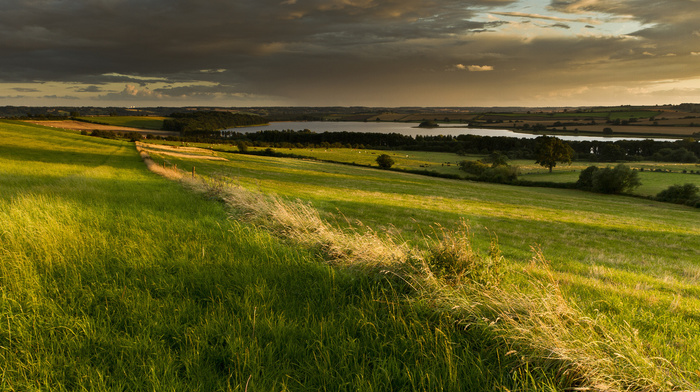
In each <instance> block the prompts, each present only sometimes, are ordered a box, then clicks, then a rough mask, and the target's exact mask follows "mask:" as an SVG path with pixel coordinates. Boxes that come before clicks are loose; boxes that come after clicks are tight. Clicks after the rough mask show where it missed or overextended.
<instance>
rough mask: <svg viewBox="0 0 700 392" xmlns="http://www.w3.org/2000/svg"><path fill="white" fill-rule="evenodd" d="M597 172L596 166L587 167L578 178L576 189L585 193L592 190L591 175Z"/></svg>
mask: <svg viewBox="0 0 700 392" xmlns="http://www.w3.org/2000/svg"><path fill="white" fill-rule="evenodd" d="M596 171H598V166H588V167H587V168H585V169H584V170H583V171H581V174H579V176H578V181H576V187H577V188H579V189H583V190H585V191H590V190H593V174H594V173H595V172H596Z"/></svg>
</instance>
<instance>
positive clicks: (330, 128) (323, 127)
mask: <svg viewBox="0 0 700 392" xmlns="http://www.w3.org/2000/svg"><path fill="white" fill-rule="evenodd" d="M288 129H291V130H294V131H301V130H304V129H308V130H310V131H312V132H316V133H323V132H371V133H399V134H402V135H407V136H413V137H415V136H418V135H421V136H437V135H445V136H458V135H478V136H507V137H517V138H524V139H534V138H536V137H539V136H542V135H536V134H528V133H519V132H513V131H509V130H507V129H485V128H466V127H460V126H441V127H439V128H418V124H417V123H402V122H370V121H368V122H349V121H280V122H272V123H270V125H261V126H255V127H244V128H231V129H225V130H224V131H222V132H227V131H230V132H241V133H249V132H258V131H270V130H278V131H283V130H288ZM557 137H558V138H560V139H563V140H572V141H574V140H580V141H585V140H591V141H592V140H598V141H612V142H614V141H617V140H640V139H641V140H643V139H653V140H657V141H674V140H676V139H669V138H666V139H665V138H642V137H627V136H625V137H619V136H618V137H604V136H575V135H565V136H563V135H562V136H560V135H557Z"/></svg>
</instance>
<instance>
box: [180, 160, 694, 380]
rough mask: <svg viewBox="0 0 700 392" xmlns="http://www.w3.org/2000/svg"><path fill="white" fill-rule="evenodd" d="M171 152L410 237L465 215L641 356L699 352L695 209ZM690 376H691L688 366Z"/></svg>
mask: <svg viewBox="0 0 700 392" xmlns="http://www.w3.org/2000/svg"><path fill="white" fill-rule="evenodd" d="M221 155H222V156H226V157H228V158H229V159H230V161H228V162H205V161H197V162H194V161H188V160H177V159H173V158H172V157H168V159H169V160H171V161H177V162H178V167H187V166H188V165H192V164H196V165H197V172H198V173H201V174H205V175H210V176H218V177H226V178H229V179H230V180H231V181H233V182H235V183H237V184H240V185H242V186H246V187H250V188H252V189H258V190H261V191H263V192H269V193H275V194H280V195H284V196H287V197H290V198H299V199H301V200H303V201H308V202H310V203H312V205H313V206H314V207H316V208H318V209H319V210H321V211H323V212H324V214H325V216H326V217H328V218H329V219H334V218H333V217H336V218H335V219H338V221H339V222H340V223H342V222H343V221H345V220H348V221H355V220H359V221H362V222H363V223H364V224H365V225H368V226H369V227H371V228H373V229H375V230H378V231H380V232H384V231H386V232H390V233H394V234H395V235H400V236H402V237H403V238H404V239H406V240H407V241H409V242H415V243H420V242H422V241H423V238H424V236H425V235H426V234H427V235H430V233H432V232H433V231H432V229H431V226H432V227H435V225H436V224H438V225H440V226H442V227H447V228H454V227H455V225H457V222H459V220H460V219H466V220H467V221H468V222H469V224H470V225H471V227H472V230H473V232H474V234H475V238H474V242H475V244H477V245H478V246H480V247H482V248H483V247H484V246H486V242H487V241H488V233H489V232H491V233H495V234H496V235H497V236H498V238H499V242H500V245H501V249H502V250H503V253H504V255H505V256H506V258H507V259H508V260H509V261H510V263H511V264H510V266H511V267H510V268H511V269H512V270H518V269H519V268H522V266H525V265H528V263H529V260H530V259H531V257H532V255H531V252H530V251H529V247H530V246H540V247H541V248H542V250H543V252H544V255H545V257H546V258H547V259H548V260H549V261H550V262H551V266H552V268H553V269H554V273H555V276H556V278H557V280H558V281H559V282H561V284H562V285H563V290H564V292H565V293H566V296H567V299H568V300H569V301H571V302H573V303H574V304H576V305H577V306H579V307H580V308H582V309H583V310H584V312H585V313H587V314H588V315H589V317H591V318H593V319H596V320H605V324H606V325H608V326H609V327H610V328H613V329H615V328H624V326H626V325H629V326H630V327H631V328H632V329H634V330H635V331H637V333H638V336H639V337H640V339H642V341H643V342H644V343H643V344H644V345H645V347H647V348H648V350H649V351H648V352H649V354H650V355H651V356H658V357H662V358H666V359H667V360H668V361H670V362H671V363H673V364H674V365H676V366H678V367H680V368H681V369H684V370H685V371H687V372H689V374H691V375H692V374H693V372H695V371H696V370H697V369H698V368H699V366H700V362H699V361H698V358H700V342H699V341H698V340H697V339H695V338H694V337H695V336H700V312H699V311H698V309H700V300H698V298H700V291H698V284H699V283H700V263H699V261H700V219H699V218H700V213H699V211H698V210H697V209H692V208H687V207H683V206H675V205H670V204H664V203H657V202H652V201H648V200H643V199H636V198H627V197H621V196H608V195H597V194H592V193H586V192H580V191H573V190H560V189H546V188H522V187H511V186H503V185H494V184H484V183H472V182H464V181H451V180H443V179H434V178H427V177H422V176H415V175H407V174H401V173H394V172H386V171H381V170H376V169H369V168H357V167H349V166H342V165H333V164H327V163H320V162H313V161H302V160H290V159H284V158H269V157H257V156H245V155H233V154H228V155H227V154H223V153H222V154H221ZM691 377H692V376H691Z"/></svg>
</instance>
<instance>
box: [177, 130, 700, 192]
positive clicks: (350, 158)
mask: <svg viewBox="0 0 700 392" xmlns="http://www.w3.org/2000/svg"><path fill="white" fill-rule="evenodd" d="M164 144H169V145H174V146H177V145H179V144H180V143H164ZM189 145H192V146H195V145H196V146H201V147H212V148H213V149H215V150H217V151H230V152H235V151H238V149H237V148H236V147H235V146H231V145H216V146H211V145H209V144H197V143H189ZM250 150H251V151H262V150H264V148H262V147H250ZM275 151H277V152H280V153H283V154H294V155H299V156H306V157H310V158H314V159H319V160H322V161H329V162H343V163H352V164H357V165H366V166H377V163H376V159H377V156H379V155H380V154H387V155H389V156H391V158H392V159H393V160H394V161H395V162H396V163H395V165H394V167H395V168H397V169H402V170H429V171H435V172H437V173H441V174H451V175H459V176H462V177H464V175H465V173H464V172H463V171H461V170H459V165H458V164H459V162H460V161H463V160H465V159H466V160H478V159H482V158H484V156H483V155H457V154H453V153H441V152H424V151H380V150H370V149H350V148H293V149H291V148H278V149H275ZM509 164H511V165H514V166H518V167H519V168H520V173H521V176H520V177H519V178H520V179H522V180H529V181H551V182H560V183H566V182H576V181H577V180H578V176H579V174H580V173H581V171H582V170H584V169H585V168H587V167H589V166H598V167H606V166H614V165H616V163H606V162H584V161H574V162H572V163H571V165H562V164H559V165H558V166H556V167H555V168H554V171H553V172H552V173H549V170H548V169H547V168H544V167H542V166H540V165H537V164H535V163H534V162H533V161H532V160H526V159H514V160H511V161H509ZM625 164H626V165H627V166H629V167H631V168H633V169H637V170H640V169H641V170H642V171H640V172H639V178H640V180H641V182H642V185H641V186H640V187H639V188H636V189H635V190H634V194H636V195H640V196H655V195H657V194H658V193H659V192H661V191H662V190H664V189H666V188H668V187H670V186H672V185H679V184H680V185H682V184H696V185H698V186H700V174H696V173H700V164H695V163H664V162H644V161H642V162H627V163H625ZM684 170H685V171H686V173H683V171H684ZM691 171H692V172H694V173H693V174H691V173H690V172H691Z"/></svg>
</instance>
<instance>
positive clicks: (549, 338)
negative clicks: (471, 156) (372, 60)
mask: <svg viewBox="0 0 700 392" xmlns="http://www.w3.org/2000/svg"><path fill="white" fill-rule="evenodd" d="M0 137H2V140H3V143H2V144H1V145H0V184H1V185H2V186H1V187H0V227H1V228H2V232H1V233H2V234H1V236H0V239H1V240H2V249H1V252H0V261H1V263H0V266H1V267H0V288H1V293H0V294H1V296H0V321H2V322H1V323H0V325H2V329H0V356H1V357H2V360H3V363H4V366H3V369H2V371H3V377H2V384H1V385H2V387H1V388H2V389H8V390H13V389H14V390H17V389H25V390H29V389H42V390H43V389H46V390H75V389H96V390H108V389H109V390H116V389H119V390H124V389H127V390H144V389H154V390H163V389H167V390H193V389H194V390H239V391H244V390H333V391H335V390H363V391H364V390H382V391H389V390H436V391H437V390H500V391H506V390H508V391H530V390H542V391H546V390H567V389H569V390H570V388H573V387H579V388H587V387H590V388H593V389H597V390H629V389H637V390H648V391H652V390H674V389H691V388H692V387H694V386H696V385H698V383H700V374H696V372H697V370H698V368H699V363H698V358H700V343H699V342H698V341H697V339H696V336H698V335H699V334H700V313H699V311H698V309H700V299H698V298H700V295H699V294H700V292H699V291H698V290H699V289H698V283H700V265H699V264H698V260H700V244H699V243H698V238H699V237H700V236H699V235H700V219H698V217H699V214H698V211H697V210H694V209H690V208H685V207H681V206H674V205H669V204H663V203H655V202H650V201H645V200H639V199H634V198H625V197H615V196H603V195H594V194H589V193H583V192H577V191H567V190H556V189H543V188H517V187H508V186H500V185H493V184H483V183H472V182H465V181H449V180H443V179H435V178H427V177H422V176H415V175H407V174H402V173H395V172H387V171H381V170H377V169H370V168H361V167H352V166H346V165H336V164H328V163H321V162H316V161H304V160H296V159H293V160H292V159H283V158H272V157H261V156H247V155H240V154H228V153H216V155H218V156H220V157H222V158H226V159H227V160H225V161H213V160H205V159H197V158H194V157H192V155H194V154H196V151H188V152H187V156H185V155H183V156H181V157H178V156H173V155H172V154H170V155H159V154H162V152H159V150H157V149H151V150H150V152H149V154H150V156H151V158H152V159H154V160H155V163H156V166H158V167H162V166H163V163H166V164H165V166H170V165H173V164H177V167H178V168H180V169H183V170H185V171H186V172H189V171H190V170H191V168H192V166H195V167H196V173H197V179H195V180H193V181H192V183H193V184H195V185H196V184H200V185H198V186H200V187H202V188H201V191H196V189H199V188H193V189H195V190H188V189H187V187H183V186H182V184H180V183H178V182H174V181H169V180H166V179H164V178H161V177H159V176H157V175H155V174H153V173H150V172H148V171H146V169H145V166H144V165H143V163H142V162H141V161H140V158H139V157H138V154H137V153H136V151H135V149H134V147H133V145H132V144H128V143H125V142H120V141H110V140H103V139H96V138H91V137H85V136H80V135H77V134H75V133H69V132H62V131H57V130H49V129H45V128H42V127H37V126H30V125H26V124H20V123H11V122H3V123H0ZM161 151H162V150H161ZM208 155H209V154H208ZM208 155H207V156H208ZM166 161H167V162H166ZM181 175H182V174H181ZM187 177H188V176H187V175H185V178H187ZM183 180H184V179H183ZM204 180H206V182H202V183H199V182H196V181H200V182H201V181H204ZM207 184H208V185H207ZM223 184H228V185H223ZM195 185H189V186H195ZM229 188H230V189H231V190H236V189H239V188H240V189H242V191H241V192H243V191H245V192H249V193H251V192H252V194H256V195H258V194H259V193H260V192H262V195H259V196H256V197H258V198H260V200H264V194H270V195H279V196H282V197H283V200H281V201H279V202H273V203H272V205H273V206H274V207H275V208H278V210H276V211H282V210H284V208H286V207H285V206H287V205H290V206H291V205H292V204H293V203H294V202H293V200H297V199H299V200H300V201H301V204H298V205H299V206H302V207H295V208H299V211H300V212H301V214H300V217H299V218H298V220H300V221H301V223H302V224H304V220H305V219H307V218H311V217H313V216H314V214H315V211H319V213H320V216H321V217H322V218H323V219H324V220H326V221H329V222H331V223H333V222H335V224H336V225H337V226H340V228H341V229H342V228H347V227H350V226H353V227H356V229H355V230H356V231H353V232H350V233H356V236H352V235H350V234H343V233H347V232H346V231H340V232H339V234H337V237H338V238H341V239H343V238H345V240H344V242H345V243H346V245H352V243H355V242H357V244H359V247H358V248H354V249H355V250H354V252H356V253H358V254H361V253H362V252H363V251H364V250H368V249H373V246H370V247H367V246H365V247H364V248H366V249H363V244H364V242H363V241H366V240H371V239H373V238H375V236H377V238H386V237H387V236H390V237H391V238H393V239H394V240H393V242H392V241H389V242H388V244H389V245H390V246H392V247H394V248H395V249H394V250H396V251H398V250H400V249H413V248H415V249H417V250H430V249H434V246H435V245H434V244H435V241H436V240H438V239H439V238H441V237H442V236H444V235H447V236H448V237H449V238H446V239H445V240H447V241H443V242H442V243H445V244H449V243H450V241H449V239H450V238H453V239H456V240H459V241H457V242H458V243H459V244H461V246H459V247H457V249H458V250H460V252H463V251H466V250H467V249H469V247H468V246H467V247H466V248H465V247H464V246H465V243H464V241H466V240H468V241H469V243H471V244H472V246H473V249H474V250H475V251H476V252H477V253H480V254H481V253H484V252H486V251H487V250H488V249H489V244H490V243H492V238H493V236H494V235H495V236H497V237H498V242H499V244H500V245H499V248H500V250H501V252H502V255H503V256H504V257H505V263H506V264H505V265H504V268H505V276H504V278H503V279H504V281H503V283H502V284H500V285H497V286H494V287H490V286H489V287H487V286H472V285H469V284H467V283H465V284H464V286H452V285H450V284H446V283H445V282H444V281H442V280H435V279H433V278H431V276H432V275H431V274H428V275H425V276H424V275H422V274H423V273H422V272H421V273H420V276H419V275H416V274H409V275H403V273H402V272H401V271H402V269H401V268H403V267H401V265H398V266H396V267H394V266H391V265H383V264H379V265H378V267H377V268H378V269H372V268H370V269H369V270H368V269H363V268H360V267H361V266H360V265H353V264H350V265H346V264H343V263H333V264H330V265H329V264H328V263H326V262H325V260H326V253H324V251H322V250H323V249H327V246H328V244H327V243H326V242H325V241H330V240H326V239H318V240H315V239H313V238H311V237H310V236H311V235H312V234H314V233H318V232H319V231H318V230H316V229H317V228H318V227H321V228H323V229H324V230H325V231H334V230H336V229H333V228H332V227H331V226H327V225H325V224H323V223H318V222H317V221H311V220H309V222H312V223H307V225H306V226H304V227H303V230H302V231H301V232H302V237H309V238H307V240H309V239H310V242H307V243H304V244H302V243H299V242H296V241H292V240H291V237H288V234H289V233H290V232H291V231H292V230H291V228H290V227H287V228H285V229H283V230H279V231H275V230H273V227H274V224H273V221H274V220H275V219H282V218H283V217H282V216H280V215H281V213H276V214H273V215H270V216H262V217H261V219H260V220H258V221H254V222H251V223H246V222H248V220H249V219H251V218H247V217H248V216H250V215H251V214H253V213H254V212H255V211H254V210H250V211H248V212H246V211H238V210H237V208H239V207H238V206H239V205H244V203H243V199H245V197H248V196H246V195H247V194H246V193H235V194H233V196H230V197H228V198H226V197H224V198H223V199H222V198H221V195H225V194H226V193H225V192H224V191H225V190H226V189H229ZM246 189H247V190H246ZM244 196H245V197H244ZM285 200H286V201H285ZM222 201H223V202H222ZM237 203H238V204H237ZM241 203H243V204H241ZM290 203H292V204H290ZM309 203H310V204H309ZM294 205H297V204H294ZM280 208H281V209H280ZM231 214H233V215H232V216H234V217H236V219H229V215H231ZM462 220H466V221H467V222H468V225H469V227H470V233H471V234H466V235H464V236H459V235H457V234H459V230H460V228H461V227H462V224H461V223H460V222H461V221H462ZM359 222H362V224H360V223H359ZM270 230H272V231H270ZM374 232H376V233H379V234H373V233H374ZM271 233H276V234H275V235H272V234H271ZM285 233H286V234H285ZM324 238H326V237H324ZM319 241H321V242H319ZM438 243H439V242H438ZM392 244H393V245H392ZM467 245H468V244H467ZM377 246H378V247H380V248H381V246H384V245H381V246H380V245H377ZM531 246H532V247H535V248H538V247H539V248H540V249H541V252H533V251H532V250H531ZM349 256H350V254H348V257H349ZM543 259H546V262H545V261H544V260H543ZM409 265H410V263H409ZM547 265H549V267H547ZM549 273H551V274H552V275H551V276H552V279H553V280H552V283H547V282H548V278H547V276H548V274H549ZM539 281H541V282H543V283H542V284H540V283H537V282H539ZM475 288H478V289H475ZM559 290H561V294H558V293H559ZM534 309H539V311H537V312H535V311H534Z"/></svg>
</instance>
